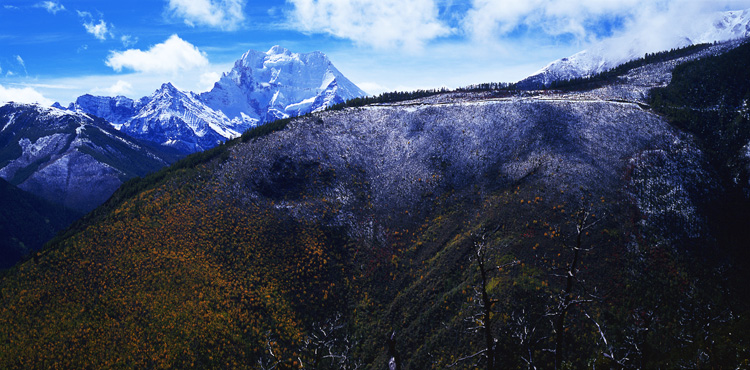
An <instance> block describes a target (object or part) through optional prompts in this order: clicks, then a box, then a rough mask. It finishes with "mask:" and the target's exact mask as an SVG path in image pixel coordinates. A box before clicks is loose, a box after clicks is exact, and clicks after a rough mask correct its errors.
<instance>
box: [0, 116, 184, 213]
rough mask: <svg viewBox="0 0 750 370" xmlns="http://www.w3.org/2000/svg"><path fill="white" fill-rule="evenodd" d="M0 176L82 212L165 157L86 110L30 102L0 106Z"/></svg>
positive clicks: (160, 163) (158, 165) (165, 160)
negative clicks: (0, 149) (38, 104)
mask: <svg viewBox="0 0 750 370" xmlns="http://www.w3.org/2000/svg"><path fill="white" fill-rule="evenodd" d="M0 126H2V130H1V131H0V147H2V151H0V177H3V178H4V179H6V180H7V181H9V182H10V183H12V184H14V185H16V186H18V187H19V188H21V189H23V190H25V191H28V192H30V193H32V194H35V195H37V196H39V197H42V198H44V199H47V200H48V201H51V202H54V203H58V204H62V205H64V206H66V207H68V208H70V209H73V210H76V211H79V212H87V211H90V210H91V209H93V208H95V207H96V206H98V205H100V204H101V203H103V202H104V201H105V200H107V198H109V196H110V195H111V194H112V193H113V192H114V191H115V190H116V189H117V188H118V187H119V186H120V184H122V183H123V181H125V180H126V179H128V178H131V177H135V176H143V175H145V174H146V173H149V172H152V171H155V170H157V169H159V168H161V167H163V166H165V165H167V164H168V163H169V158H171V156H170V155H167V153H166V152H163V151H161V150H156V149H150V148H148V147H147V146H145V145H144V144H141V143H139V142H138V141H135V140H133V139H132V138H129V137H127V136H125V135H123V134H122V133H120V132H119V131H117V130H115V129H114V128H113V127H112V126H111V125H110V124H109V123H107V122H106V121H104V120H102V119H100V118H95V117H94V118H92V117H91V116H88V115H85V114H80V113H73V112H68V111H64V110H60V109H57V108H43V107H40V106H36V105H24V104H13V103H9V104H5V105H3V106H1V107H0Z"/></svg>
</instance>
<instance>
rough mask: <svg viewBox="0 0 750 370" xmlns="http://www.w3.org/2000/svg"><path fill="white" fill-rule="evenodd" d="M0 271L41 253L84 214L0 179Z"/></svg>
mask: <svg viewBox="0 0 750 370" xmlns="http://www.w3.org/2000/svg"><path fill="white" fill-rule="evenodd" d="M0 204H2V205H3V211H2V212H0V268H8V267H11V266H13V265H14V264H16V262H18V261H19V260H21V259H22V258H23V257H24V256H27V255H28V254H30V253H32V252H34V251H36V250H38V249H40V248H41V247H42V246H43V245H44V243H45V242H46V241H47V240H49V239H51V238H52V237H53V236H55V234H56V233H57V232H58V231H60V230H62V229H63V228H65V227H67V226H68V225H70V223H72V222H73V221H75V220H76V219H77V218H78V217H80V214H79V213H77V212H74V211H72V210H70V209H68V208H66V207H64V206H62V205H59V204H54V203H52V202H49V201H46V200H44V199H41V198H39V197H37V196H35V195H33V194H31V193H28V192H25V191H23V190H21V189H19V188H17V187H15V186H13V185H12V184H10V183H9V182H7V181H5V180H4V179H2V178H0Z"/></svg>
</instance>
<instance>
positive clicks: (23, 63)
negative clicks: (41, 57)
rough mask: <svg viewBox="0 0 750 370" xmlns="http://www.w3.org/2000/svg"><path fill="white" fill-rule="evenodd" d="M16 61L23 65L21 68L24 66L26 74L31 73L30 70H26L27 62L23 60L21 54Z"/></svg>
mask: <svg viewBox="0 0 750 370" xmlns="http://www.w3.org/2000/svg"><path fill="white" fill-rule="evenodd" d="M16 62H18V64H19V65H20V66H21V68H23V72H24V73H25V74H26V75H28V74H29V72H28V71H27V70H26V62H24V61H23V58H21V56H20V55H16ZM8 73H11V72H10V71H8Z"/></svg>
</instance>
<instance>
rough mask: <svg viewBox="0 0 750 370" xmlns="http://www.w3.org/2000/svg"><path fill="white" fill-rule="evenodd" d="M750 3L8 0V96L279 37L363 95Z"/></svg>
mask: <svg viewBox="0 0 750 370" xmlns="http://www.w3.org/2000/svg"><path fill="white" fill-rule="evenodd" d="M747 8H750V0H747V1H745V0H734V1H731V0H724V1H722V0H713V1H698V0H577V1H576V0H524V1H519V0H286V1H284V0H277V1H269V0H263V1H260V0H135V1H111V0H46V1H36V0H0V101H7V100H11V99H12V100H16V101H38V102H41V103H44V104H50V103H51V102H54V101H59V102H61V103H62V104H64V105H66V104H68V103H69V102H71V101H73V100H75V98H76V97H77V96H79V95H82V94H85V93H91V94H96V95H125V96H128V97H131V98H139V97H141V96H146V95H150V94H151V93H152V92H153V91H154V90H155V89H157V88H158V87H159V86H160V85H161V84H162V83H164V82H173V83H174V84H175V85H176V86H177V87H179V88H181V89H184V90H192V91H196V92H199V91H205V90H208V89H209V88H210V87H211V86H212V84H213V82H215V81H216V80H218V78H219V76H220V74H221V73H222V72H226V71H229V69H231V66H232V63H233V62H234V61H235V60H236V59H238V58H239V57H240V56H241V55H242V54H243V53H244V52H245V51H247V50H249V49H255V50H262V51H265V50H268V49H269V48H270V47H271V46H273V45H277V44H278V45H281V46H284V47H286V48H288V49H290V50H291V51H293V52H310V51H314V50H320V51H322V52H324V53H326V54H327V55H328V56H329V57H330V58H331V60H332V61H333V63H334V65H336V66H337V68H338V69H339V70H341V72H342V73H344V75H346V76H347V77H349V79H351V80H352V81H353V82H354V83H356V84H357V85H359V86H360V87H361V88H363V89H364V90H365V91H367V92H369V93H379V92H383V91H392V90H412V89H418V88H439V87H451V88H452V87H457V86H465V85H468V84H473V83H481V82H490V81H507V82H514V81H517V80H519V79H522V78H523V77H525V76H528V75H530V74H532V73H534V72H535V71H537V70H538V69H540V68H542V67H544V66H545V65H546V64H547V63H548V62H550V61H552V60H555V59H558V58H561V57H565V56H568V55H571V54H573V53H575V52H577V51H580V50H582V49H585V48H587V47H590V46H591V45H596V44H600V43H602V42H606V41H607V40H624V39H628V38H634V37H636V36H638V35H641V36H642V37H643V35H645V37H647V38H648V39H649V40H652V41H653V40H654V39H656V40H657V41H658V40H662V39H663V40H664V42H661V43H660V42H653V43H652V44H653V45H654V46H653V47H661V46H664V45H667V46H668V45H669V43H670V42H671V41H670V40H672V39H673V38H674V36H675V35H677V34H679V33H680V32H683V29H684V28H686V27H691V26H692V27H695V24H696V23H700V22H696V20H699V19H709V18H710V15H711V14H713V13H714V12H717V11H725V10H737V9H747ZM665 25H669V26H668V27H667V26H665ZM665 30H668V31H665ZM651 51H655V50H651Z"/></svg>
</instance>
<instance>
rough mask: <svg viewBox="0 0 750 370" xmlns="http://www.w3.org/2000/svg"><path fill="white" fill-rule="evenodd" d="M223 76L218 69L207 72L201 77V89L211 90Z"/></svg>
mask: <svg viewBox="0 0 750 370" xmlns="http://www.w3.org/2000/svg"><path fill="white" fill-rule="evenodd" d="M220 78H221V73H219V72H216V71H211V72H205V73H203V74H201V77H200V80H199V81H200V82H199V83H200V89H199V90H200V91H209V90H211V89H212V88H213V87H214V84H215V83H216V82H218V81H219V79H220Z"/></svg>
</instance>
